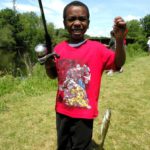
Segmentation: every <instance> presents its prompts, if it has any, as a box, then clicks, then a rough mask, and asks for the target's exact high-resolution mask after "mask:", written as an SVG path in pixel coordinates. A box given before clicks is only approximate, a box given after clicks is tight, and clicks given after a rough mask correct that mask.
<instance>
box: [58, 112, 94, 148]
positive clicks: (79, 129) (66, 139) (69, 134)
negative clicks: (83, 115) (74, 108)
mask: <svg viewBox="0 0 150 150" xmlns="http://www.w3.org/2000/svg"><path fill="white" fill-rule="evenodd" d="M56 126H57V150H90V149H91V144H92V132H93V119H77V118H70V117H68V116H65V115H62V114H59V113H56Z"/></svg>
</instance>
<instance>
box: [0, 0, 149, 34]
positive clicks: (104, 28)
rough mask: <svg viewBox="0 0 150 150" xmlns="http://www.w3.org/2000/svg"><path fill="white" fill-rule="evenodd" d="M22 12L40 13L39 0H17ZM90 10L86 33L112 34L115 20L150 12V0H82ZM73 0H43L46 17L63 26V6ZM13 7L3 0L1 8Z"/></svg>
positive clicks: (6, 0)
mask: <svg viewBox="0 0 150 150" xmlns="http://www.w3.org/2000/svg"><path fill="white" fill-rule="evenodd" d="M15 1H16V2H15V7H16V10H17V11H18V12H20V13H23V12H30V11H33V12H35V13H36V14H37V15H40V9H39V4H38V0H15ZM80 1H81V2H83V3H85V4H86V5H87V6H88V8H89V11H90V26H89V29H88V30H87V32H86V34H88V35H90V36H106V37H109V36H110V34H109V33H110V31H111V30H112V26H113V20H114V18H115V17H117V16H121V17H122V18H123V19H124V20H125V21H130V20H132V19H137V20H139V19H141V18H143V17H145V16H146V15H148V14H150V7H149V6H150V1H149V0H80ZM69 2H71V0H42V3H43V7H44V12H45V18H46V21H47V22H52V23H53V24H54V25H55V27H56V28H63V27H64V26H63V18H62V14H63V8H64V7H65V5H67V4H68V3H69ZM5 8H13V0H1V2H0V10H1V9H5Z"/></svg>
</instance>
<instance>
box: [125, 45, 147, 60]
mask: <svg viewBox="0 0 150 150" xmlns="http://www.w3.org/2000/svg"><path fill="white" fill-rule="evenodd" d="M126 53H127V56H128V57H130V58H133V57H137V56H144V55H145V54H146V53H145V52H144V51H143V48H142V45H140V44H139V43H134V44H128V46H127V48H126Z"/></svg>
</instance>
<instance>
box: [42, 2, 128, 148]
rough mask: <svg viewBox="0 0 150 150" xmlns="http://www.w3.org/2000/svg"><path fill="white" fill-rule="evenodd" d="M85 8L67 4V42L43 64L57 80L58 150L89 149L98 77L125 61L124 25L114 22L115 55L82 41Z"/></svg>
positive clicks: (79, 5)
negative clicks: (56, 55)
mask: <svg viewBox="0 0 150 150" xmlns="http://www.w3.org/2000/svg"><path fill="white" fill-rule="evenodd" d="M89 17H90V14H89V10H88V7H87V6H86V5H85V4H83V3H82V2H79V1H73V2H71V3H69V4H68V5H67V6H66V7H65V8H64V12H63V18H64V26H65V28H66V29H67V30H68V32H69V34H70V38H69V40H68V41H63V42H61V43H59V44H58V45H57V46H56V47H55V48H54V51H55V52H56V53H57V54H58V55H59V56H60V58H58V59H57V58H56V59H55V65H52V64H53V62H52V60H48V61H47V62H46V63H45V69H46V72H47V74H48V76H49V77H51V78H55V77H57V78H58V91H57V97H56V125H57V139H58V140H57V143H58V146H57V149H58V150H89V149H90V148H91V139H92V132H93V119H94V118H95V117H97V115H98V97H99V91H100V84H101V76H102V73H103V71H104V70H105V69H107V70H109V69H114V70H118V69H120V68H121V67H122V65H123V64H124V62H125V51H124V46H123V39H124V32H125V29H126V23H125V22H124V20H123V19H122V18H121V17H116V18H115V19H114V29H113V30H114V33H115V37H116V50H115V52H113V51H111V50H109V49H107V48H106V47H105V46H103V44H101V43H99V42H96V41H91V40H88V39H85V38H84V34H85V32H86V31H87V29H88V27H89V23H90V20H89Z"/></svg>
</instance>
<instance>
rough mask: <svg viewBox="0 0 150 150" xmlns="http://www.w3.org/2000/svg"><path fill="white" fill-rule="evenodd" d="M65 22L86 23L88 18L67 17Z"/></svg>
mask: <svg viewBox="0 0 150 150" xmlns="http://www.w3.org/2000/svg"><path fill="white" fill-rule="evenodd" d="M66 20H67V21H69V22H73V21H76V20H79V21H87V20H88V18H87V17H86V16H79V17H76V16H71V17H67V18H66Z"/></svg>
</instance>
